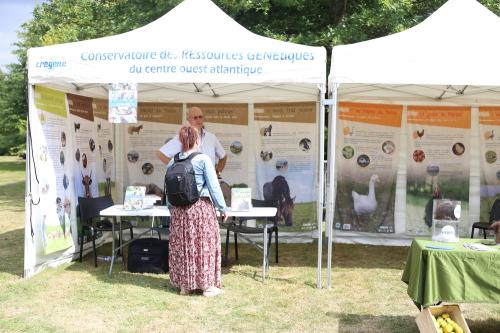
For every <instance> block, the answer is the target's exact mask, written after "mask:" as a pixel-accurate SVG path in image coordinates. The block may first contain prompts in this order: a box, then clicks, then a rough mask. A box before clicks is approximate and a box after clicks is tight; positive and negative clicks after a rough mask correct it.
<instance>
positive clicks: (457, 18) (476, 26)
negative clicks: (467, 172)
mask: <svg viewBox="0 0 500 333" xmlns="http://www.w3.org/2000/svg"><path fill="white" fill-rule="evenodd" d="M499 35H500V19H499V18H498V16H496V15H495V14H494V13H492V12H491V11H489V10H488V9H487V8H486V7H484V6H483V5H481V4H480V3H479V2H478V1H475V0H449V1H448V2H446V3H445V4H444V5H443V6H442V7H441V8H439V9H438V10H437V11H436V12H435V13H434V14H432V15H431V16H429V17H428V18H427V19H426V20H425V21H423V22H422V23H420V24H418V25H416V26H414V27H413V28H411V29H408V30H406V31H403V32H400V33H395V34H392V35H389V36H386V37H382V38H376V39H372V40H368V41H365V42H361V43H356V44H351V45H339V46H335V47H334V48H333V50H332V61H331V70H330V79H329V81H330V84H329V86H330V88H331V87H332V86H333V84H335V83H340V84H348V83H365V84H392V85H398V84H415V85H427V84H429V85H479V86H483V85H486V86H489V85H491V86H498V85H500V66H498V59H500V43H498V36H499ZM117 82H118V81H117ZM372 88H375V89H376V88H377V86H376V85H373V86H370V87H369V88H358V89H359V90H361V91H363V92H364V93H365V95H370V96H377V95H376V94H377V92H374V89H372ZM391 88H400V87H397V86H396V87H391ZM475 88H476V89H477V87H475ZM428 90H431V93H432V94H433V95H432V96H433V97H436V96H439V95H440V93H441V92H440V91H436V90H434V91H432V90H433V89H431V88H422V89H420V90H419V91H415V92H414V93H415V96H422V95H424V94H425V93H426V92H427V91H428ZM478 90H479V89H478ZM368 91H369V92H368ZM391 93H392V94H394V91H392V89H391ZM390 96H391V97H392V96H393V95H390ZM357 100H358V101H359V99H357ZM393 100H394V97H393Z"/></svg>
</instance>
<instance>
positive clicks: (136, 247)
mask: <svg viewBox="0 0 500 333" xmlns="http://www.w3.org/2000/svg"><path fill="white" fill-rule="evenodd" d="M127 267H128V271H129V272H132V273H157V274H161V273H167V272H168V241H167V240H159V239H157V238H141V239H137V240H135V241H133V242H132V243H130V245H129V246H128V262H127Z"/></svg>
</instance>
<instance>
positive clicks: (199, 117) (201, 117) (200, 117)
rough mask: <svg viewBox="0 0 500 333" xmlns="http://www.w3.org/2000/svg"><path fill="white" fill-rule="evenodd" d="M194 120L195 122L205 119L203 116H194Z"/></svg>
mask: <svg viewBox="0 0 500 333" xmlns="http://www.w3.org/2000/svg"><path fill="white" fill-rule="evenodd" d="M193 119H194V120H198V119H203V116H194V117H193Z"/></svg>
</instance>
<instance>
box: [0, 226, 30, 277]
mask: <svg viewBox="0 0 500 333" xmlns="http://www.w3.org/2000/svg"><path fill="white" fill-rule="evenodd" d="M0 254H1V259H0V272H2V273H8V274H11V275H14V276H18V277H22V276H23V272H24V229H16V230H11V231H7V232H4V233H1V234H0Z"/></svg>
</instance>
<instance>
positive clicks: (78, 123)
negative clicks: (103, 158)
mask: <svg viewBox="0 0 500 333" xmlns="http://www.w3.org/2000/svg"><path fill="white" fill-rule="evenodd" d="M67 98H68V107H69V113H70V120H71V125H70V126H71V130H72V131H73V145H72V148H73V152H72V154H71V158H73V159H74V164H73V165H74V166H75V168H74V173H75V178H74V181H75V188H76V194H77V196H78V197H86V198H94V197H97V196H99V189H98V182H97V156H98V152H97V144H96V138H95V136H94V134H95V133H94V112H93V107H92V98H90V97H85V96H79V95H73V94H67Z"/></svg>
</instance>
